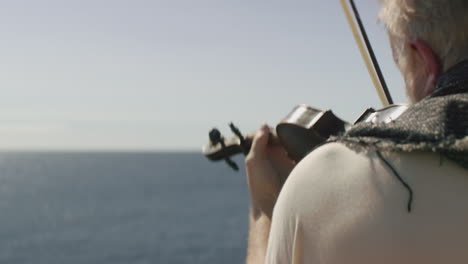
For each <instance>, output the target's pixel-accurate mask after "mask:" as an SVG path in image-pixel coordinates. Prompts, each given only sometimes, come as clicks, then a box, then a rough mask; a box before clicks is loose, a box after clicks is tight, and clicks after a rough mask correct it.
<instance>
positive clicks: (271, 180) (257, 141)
mask: <svg viewBox="0 0 468 264" xmlns="http://www.w3.org/2000/svg"><path fill="white" fill-rule="evenodd" d="M273 136H274V135H273V134H271V133H270V128H269V127H268V126H267V125H263V126H262V127H261V128H260V129H259V131H258V132H257V134H256V135H255V137H254V139H253V142H252V147H251V149H250V152H249V154H248V155H247V157H246V160H245V167H246V170H247V183H248V185H249V190H250V196H251V199H252V201H251V202H252V213H253V217H254V218H258V217H260V216H261V215H265V216H266V217H268V218H269V219H271V216H272V213H273V207H274V205H275V203H276V199H277V198H278V195H279V193H280V191H281V188H282V187H283V184H284V182H285V181H286V179H287V177H288V175H289V173H290V172H291V171H292V169H293V168H294V166H295V163H294V162H293V161H292V160H291V159H289V158H288V155H287V153H286V150H285V149H284V148H283V147H282V146H281V145H280V144H279V143H273V142H277V140H272V138H271V137H273Z"/></svg>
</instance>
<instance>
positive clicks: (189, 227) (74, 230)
mask: <svg viewBox="0 0 468 264" xmlns="http://www.w3.org/2000/svg"><path fill="white" fill-rule="evenodd" d="M242 170H243V169H242V168H241V171H242ZM245 185H246V184H245V174H244V173H243V172H240V173H235V172H233V171H232V170H230V169H229V168H228V167H227V166H225V165H224V164H221V163H211V162H208V161H207V160H206V159H205V158H204V157H203V156H202V155H201V154H198V153H1V154H0V214H1V215H0V263H12V264H13V263H37V264H40V263H44V264H51V263H67V264H73V263H77V264H78V263H80V264H83V263H100V264H107V263H113V264H116V263H174V264H175V263H242V262H243V261H244V259H245V247H246V240H247V226H248V221H247V215H248V194H247V192H246V186H245Z"/></svg>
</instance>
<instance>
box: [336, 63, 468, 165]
mask: <svg viewBox="0 0 468 264" xmlns="http://www.w3.org/2000/svg"><path fill="white" fill-rule="evenodd" d="M436 87H437V88H436V90H435V92H434V93H433V94H432V95H430V96H428V97H426V98H425V99H423V100H421V101H420V102H418V103H416V104H414V105H412V106H411V107H410V108H409V109H408V110H407V111H406V112H405V113H403V114H402V115H401V116H400V117H399V118H397V119H396V120H394V121H392V122H391V123H386V124H385V123H379V124H373V123H359V124H356V125H355V126H353V127H352V128H351V129H349V130H348V131H347V132H346V133H345V134H344V135H343V136H341V137H338V138H334V139H332V140H333V141H338V142H342V143H344V144H345V145H347V146H348V147H350V148H352V149H354V150H356V151H362V150H369V149H374V150H378V151H383V152H385V151H397V152H413V151H425V152H436V153H440V154H442V155H443V156H445V157H447V158H449V159H451V160H453V161H455V162H456V163H458V164H460V165H461V166H462V167H464V168H466V169H468V61H465V62H462V63H460V64H458V65H456V66H455V67H453V68H451V69H450V70H449V71H447V72H446V73H445V74H443V75H442V77H441V78H440V79H439V81H438V83H437V86H436Z"/></svg>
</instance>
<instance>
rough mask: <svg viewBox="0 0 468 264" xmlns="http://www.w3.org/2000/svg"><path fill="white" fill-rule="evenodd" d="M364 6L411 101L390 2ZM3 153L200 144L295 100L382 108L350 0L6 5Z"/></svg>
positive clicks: (361, 1) (386, 61)
mask: <svg viewBox="0 0 468 264" xmlns="http://www.w3.org/2000/svg"><path fill="white" fill-rule="evenodd" d="M357 2H358V7H359V10H360V12H361V13H362V15H363V17H364V21H365V24H366V27H368V30H369V31H370V35H371V39H372V41H373V44H374V46H375V48H376V50H377V54H378V58H379V60H380V61H381V63H382V65H383V70H384V74H385V76H386V78H387V81H388V83H389V86H390V89H391V92H392V95H393V96H394V97H395V101H396V102H403V103H404V102H406V99H405V96H404V92H403V84H402V81H401V77H400V76H399V73H398V71H397V70H396V68H395V67H394V65H393V62H392V59H391V55H390V51H389V48H388V43H387V39H386V36H385V30H384V28H383V26H382V25H380V24H378V23H377V9H378V5H377V2H378V1H376V0H375V1H372V0H371V1H369V0H358V1H357ZM0 33H1V35H2V41H1V42H0V58H1V59H0V76H1V77H0V91H1V94H0V95H1V96H0V150H2V149H3V150H116V151H127V150H132V151H133V150H144V151H185V150H190V151H198V150H199V149H200V148H201V146H202V145H203V144H205V143H207V140H208V137H207V133H208V131H209V130H210V129H211V128H212V127H218V128H220V129H221V130H222V131H223V132H224V133H225V135H226V136H229V135H230V132H229V130H228V126H227V125H228V123H229V122H231V121H233V122H234V123H235V124H236V125H237V126H238V127H239V128H241V130H242V131H244V132H252V131H254V130H255V129H256V128H257V127H259V126H260V125H261V124H263V123H265V122H266V123H268V124H270V125H272V126H274V125H275V124H276V123H277V122H278V121H280V120H281V119H282V118H283V117H284V116H285V115H286V114H287V113H288V112H289V111H290V110H291V109H292V108H293V107H294V106H295V105H297V104H308V105H311V106H314V107H317V108H321V109H332V110H333V111H334V112H335V113H336V114H337V115H338V116H340V117H342V118H343V119H345V120H348V121H352V120H354V119H355V118H356V117H357V116H358V115H359V114H360V113H361V112H362V111H363V110H364V109H366V108H367V107H369V106H372V107H375V108H379V107H381V104H380V101H379V100H378V97H377V94H376V92H375V91H374V88H373V86H372V83H371V81H370V78H369V76H368V74H367V70H366V69H365V67H364V63H363V62H362V59H361V57H360V54H359V53H358V49H357V47H356V45H355V42H354V39H353V38H352V34H351V32H350V29H349V27H348V25H347V22H346V20H345V18H344V15H343V12H342V10H341V7H340V5H339V1H338V0H332V1H322V0H291V1H285V0H283V1H274V0H273V1H265V0H249V1H247V0H237V1H228V0H197V1H193V0H152V1H150V0H131V1H130V0H125V1H124V0H68V1H63V0H40V1H37V0H15V1H3V2H2V3H1V4H0Z"/></svg>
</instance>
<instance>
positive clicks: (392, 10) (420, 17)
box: [379, 0, 468, 71]
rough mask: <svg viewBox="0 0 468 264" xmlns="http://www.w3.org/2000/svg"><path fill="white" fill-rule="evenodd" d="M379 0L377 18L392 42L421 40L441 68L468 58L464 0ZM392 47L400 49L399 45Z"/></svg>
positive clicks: (467, 9)
mask: <svg viewBox="0 0 468 264" xmlns="http://www.w3.org/2000/svg"><path fill="white" fill-rule="evenodd" d="M381 2H382V9H381V12H380V15H379V17H380V20H381V21H382V22H383V23H384V24H385V25H386V27H387V30H388V33H389V36H390V38H391V39H392V41H393V42H394V43H395V42H404V41H408V40H416V39H420V40H423V41H425V42H426V43H427V44H428V45H429V46H430V47H431V48H432V50H433V51H434V52H435V53H436V54H437V55H438V56H439V59H440V63H441V66H442V70H444V71H445V70H447V69H448V68H450V67H451V66H453V65H455V64H456V63H458V62H460V61H462V60H465V59H468V0H381ZM395 46H397V47H395V48H397V49H398V48H403V45H395ZM395 52H396V53H397V54H398V53H401V52H403V51H398V50H396V51H395ZM397 59H399V58H397Z"/></svg>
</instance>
